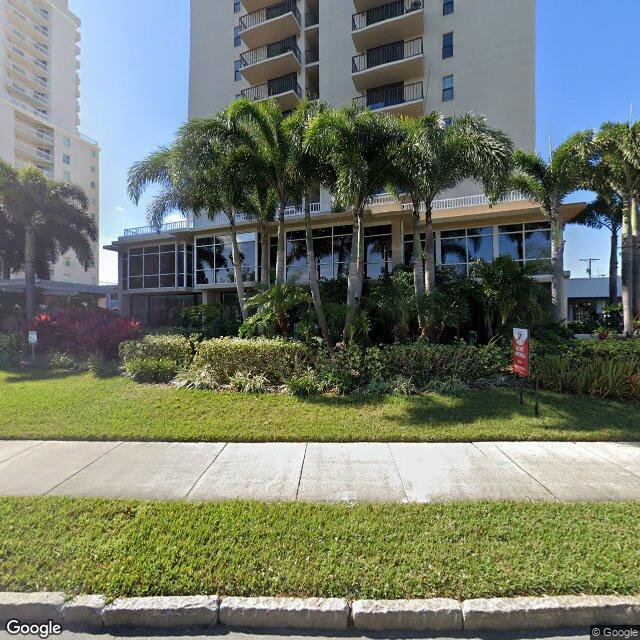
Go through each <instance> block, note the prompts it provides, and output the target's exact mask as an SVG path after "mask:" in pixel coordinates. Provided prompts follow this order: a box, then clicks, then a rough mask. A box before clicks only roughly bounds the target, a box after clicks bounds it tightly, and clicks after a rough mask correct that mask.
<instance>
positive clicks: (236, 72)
mask: <svg viewBox="0 0 640 640" xmlns="http://www.w3.org/2000/svg"><path fill="white" fill-rule="evenodd" d="M241 69H242V60H234V61H233V79H234V80H235V81H236V82H240V80H242V73H241Z"/></svg>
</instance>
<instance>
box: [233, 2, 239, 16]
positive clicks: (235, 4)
mask: <svg viewBox="0 0 640 640" xmlns="http://www.w3.org/2000/svg"><path fill="white" fill-rule="evenodd" d="M239 11H240V0H233V13H238V12H239Z"/></svg>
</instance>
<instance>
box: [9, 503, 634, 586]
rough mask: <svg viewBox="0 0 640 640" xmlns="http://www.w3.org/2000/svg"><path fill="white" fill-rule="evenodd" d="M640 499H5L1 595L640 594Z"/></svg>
mask: <svg viewBox="0 0 640 640" xmlns="http://www.w3.org/2000/svg"><path fill="white" fill-rule="evenodd" d="M639 530H640V504H630V503H619V504H597V505H596V504H571V505H569V504H531V503H528V504H524V503H491V504H489V503H457V504H450V505H412V506H408V505H384V506H373V505H362V506H355V507H353V506H345V505H333V506H331V505H311V504H300V503H276V504H260V503H253V502H226V503H201V504H190V503H176V502H147V503H144V502H131V501H103V500H83V499H65V498H4V499H0V591H3V590H18V591H35V590H53V591H55V590H63V591H66V592H67V593H106V594H108V595H110V596H118V595H120V596H125V595H127V596H132V595H176V594H202V593H220V594H233V595H274V596H275V595H291V596H346V597H355V598H358V597H359V598H415V597H435V596H442V597H454V598H473V597H488V596H515V595H522V594H528V595H541V594H579V593H593V594H613V593H620V594H635V593H639V592H640V572H638V570H637V569H638V564H639V562H640V537H638V531H639Z"/></svg>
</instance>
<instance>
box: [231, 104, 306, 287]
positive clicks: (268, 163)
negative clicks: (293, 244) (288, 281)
mask: <svg viewBox="0 0 640 640" xmlns="http://www.w3.org/2000/svg"><path fill="white" fill-rule="evenodd" d="M227 115H228V118H229V120H230V123H231V125H232V126H233V127H234V128H235V129H236V130H237V131H238V132H239V133H240V134H241V135H242V137H243V141H244V143H245V144H247V145H248V147H249V148H251V149H252V150H253V153H254V154H256V155H260V156H261V162H262V163H263V164H264V171H265V176H266V177H267V180H268V182H269V185H270V186H271V188H272V189H273V190H274V191H275V192H276V194H277V197H278V249H277V257H276V282H275V283H276V284H282V283H283V282H284V272H285V241H284V240H285V227H284V224H285V212H286V208H287V206H288V205H289V204H290V203H291V202H294V203H296V204H299V203H301V202H302V199H303V197H304V181H303V180H302V176H301V174H300V162H299V160H300V157H299V153H300V151H301V149H300V146H299V145H298V144H296V141H295V139H294V138H293V137H292V135H293V134H294V133H295V127H292V126H291V119H290V116H289V115H286V114H283V113H282V110H281V109H280V107H279V105H278V103H277V102H276V101H275V100H265V101H262V102H254V101H252V100H248V99H246V98H240V99H238V100H236V101H235V102H233V103H232V104H231V106H230V107H229V108H228V110H227Z"/></svg>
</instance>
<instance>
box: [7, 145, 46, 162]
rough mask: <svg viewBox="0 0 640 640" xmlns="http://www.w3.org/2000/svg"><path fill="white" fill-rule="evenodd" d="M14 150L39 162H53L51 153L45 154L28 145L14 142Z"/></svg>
mask: <svg viewBox="0 0 640 640" xmlns="http://www.w3.org/2000/svg"><path fill="white" fill-rule="evenodd" d="M15 148H16V149H18V150H19V151H22V153H26V154H27V155H30V156H32V157H35V158H39V159H40V160H46V161H47V162H53V156H52V155H51V153H46V152H45V151H42V150H41V149H36V148H35V147H31V146H29V145H26V144H23V143H22V142H16V145H15Z"/></svg>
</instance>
